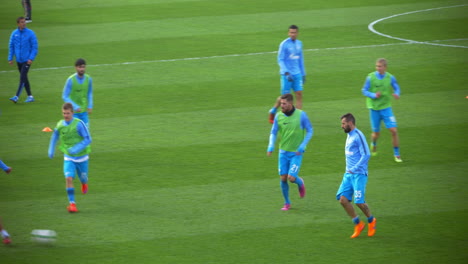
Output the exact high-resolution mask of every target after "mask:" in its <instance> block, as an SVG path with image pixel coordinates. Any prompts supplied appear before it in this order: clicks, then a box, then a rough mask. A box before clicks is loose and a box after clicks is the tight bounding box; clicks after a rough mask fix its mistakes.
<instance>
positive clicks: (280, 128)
mask: <svg viewBox="0 0 468 264" xmlns="http://www.w3.org/2000/svg"><path fill="white" fill-rule="evenodd" d="M280 100H281V113H277V114H276V116H275V119H274V121H273V126H272V128H271V132H270V142H269V144H268V149H267V155H268V156H271V153H272V152H273V150H274V148H275V141H276V136H277V134H278V132H279V133H280V137H281V139H280V144H279V148H280V151H279V158H278V171H279V175H280V179H281V181H280V184H281V192H282V194H283V197H284V206H283V208H281V210H283V211H287V210H289V208H290V206H291V201H290V200H289V186H288V180H289V181H290V182H292V183H295V184H297V186H298V189H299V196H300V197H301V198H303V197H304V196H305V191H306V190H305V185H304V180H303V179H302V178H301V177H299V170H300V168H301V164H302V156H303V154H304V151H305V149H306V146H307V143H309V141H310V139H311V138H312V134H313V131H314V130H313V128H312V124H311V123H310V120H309V118H308V117H307V114H306V113H305V112H304V111H302V110H300V109H297V108H295V107H294V105H293V96H292V94H290V93H288V94H283V95H282V96H281V97H280Z"/></svg>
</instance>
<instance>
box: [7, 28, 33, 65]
mask: <svg viewBox="0 0 468 264" xmlns="http://www.w3.org/2000/svg"><path fill="white" fill-rule="evenodd" d="M9 47H10V49H9V51H8V61H12V60H13V56H14V57H15V58H16V61H17V62H20V63H23V62H27V61H28V60H32V61H33V60H34V59H35V58H36V56H37V52H38V48H39V44H38V42H37V38H36V34H34V31H32V30H30V29H29V28H24V29H23V30H20V29H19V28H17V29H15V30H13V32H12V33H11V36H10V44H9Z"/></svg>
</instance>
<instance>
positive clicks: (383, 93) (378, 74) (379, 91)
mask: <svg viewBox="0 0 468 264" xmlns="http://www.w3.org/2000/svg"><path fill="white" fill-rule="evenodd" d="M375 69H376V71H375V72H371V73H369V74H368V75H367V78H366V82H365V83H364V87H363V88H362V94H363V95H364V96H366V97H367V98H366V104H367V108H369V111H370V121H371V126H372V142H371V147H372V148H371V154H372V156H376V155H377V139H378V138H379V136H380V123H381V122H382V120H383V121H384V124H385V127H386V128H387V129H388V130H389V131H390V133H391V134H392V143H393V155H394V159H395V161H396V162H403V160H402V159H401V157H400V140H399V138H398V131H397V122H396V118H395V115H393V111H392V99H393V98H395V99H399V98H400V86H399V85H398V82H397V80H396V79H395V77H394V76H393V75H392V74H391V73H389V72H387V60H386V59H377V62H376V63H375ZM392 97H393V98H392Z"/></svg>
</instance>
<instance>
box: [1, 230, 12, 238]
mask: <svg viewBox="0 0 468 264" xmlns="http://www.w3.org/2000/svg"><path fill="white" fill-rule="evenodd" d="M2 237H3V238H5V237H10V234H8V232H7V231H6V230H5V229H3V230H2Z"/></svg>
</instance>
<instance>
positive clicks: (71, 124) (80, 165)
mask: <svg viewBox="0 0 468 264" xmlns="http://www.w3.org/2000/svg"><path fill="white" fill-rule="evenodd" d="M62 114H63V120H60V121H59V122H58V123H57V126H56V127H55V129H54V133H53V134H52V137H51V138H50V144H49V152H48V153H49V154H48V155H49V158H53V157H54V153H55V145H56V144H57V142H58V141H59V140H60V146H59V149H60V150H61V151H62V152H63V154H64V161H63V172H64V174H65V182H66V186H67V195H68V201H69V205H68V207H67V209H68V212H70V213H75V212H78V209H77V208H76V203H75V188H74V187H73V179H75V175H76V174H77V175H78V178H79V179H80V182H81V192H82V193H83V194H86V193H87V192H88V161H89V155H88V154H89V153H90V152H91V149H90V146H89V144H91V135H90V134H89V131H88V127H87V126H86V125H85V123H84V122H83V121H81V120H80V119H78V118H74V117H73V105H72V104H71V103H65V104H63V106H62Z"/></svg>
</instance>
